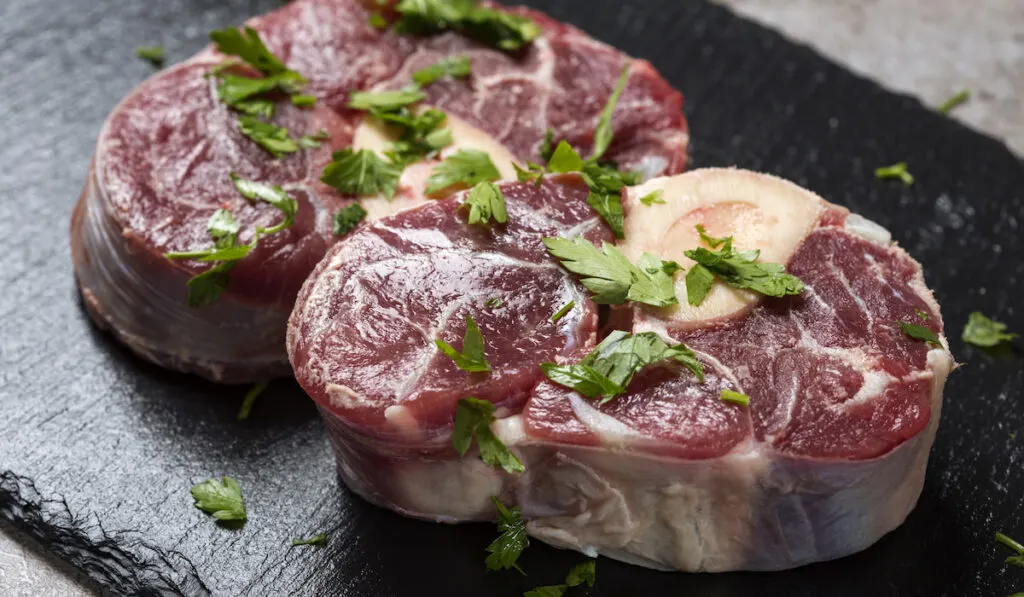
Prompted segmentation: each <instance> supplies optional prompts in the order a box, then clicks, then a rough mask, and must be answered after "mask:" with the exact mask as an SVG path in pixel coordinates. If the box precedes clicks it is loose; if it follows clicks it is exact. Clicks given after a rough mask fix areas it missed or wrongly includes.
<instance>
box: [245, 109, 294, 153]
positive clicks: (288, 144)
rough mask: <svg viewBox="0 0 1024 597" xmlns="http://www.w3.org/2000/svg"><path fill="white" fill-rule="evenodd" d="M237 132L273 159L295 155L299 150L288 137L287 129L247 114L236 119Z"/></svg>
mask: <svg viewBox="0 0 1024 597" xmlns="http://www.w3.org/2000/svg"><path fill="white" fill-rule="evenodd" d="M238 130H240V131H242V134H243V135H245V136H246V137H249V138H250V139H252V140H253V141H255V142H256V144H257V145H259V146H260V147H262V148H263V149H266V150H267V151H268V152H269V153H270V154H271V155H273V156H274V157H275V158H279V157H281V156H283V155H285V154H289V153H295V152H296V151H298V150H299V144H298V143H297V142H296V141H295V139H292V138H291V137H289V136H288V129H286V128H284V127H281V126H276V125H273V124H270V123H267V122H263V121H262V120H260V119H258V118H256V117H255V116H249V115H248V114H242V115H241V116H239V117H238Z"/></svg>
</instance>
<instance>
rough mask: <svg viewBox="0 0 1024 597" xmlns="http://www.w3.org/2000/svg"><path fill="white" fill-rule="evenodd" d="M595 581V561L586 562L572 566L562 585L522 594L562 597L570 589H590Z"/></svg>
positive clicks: (538, 588)
mask: <svg viewBox="0 0 1024 597" xmlns="http://www.w3.org/2000/svg"><path fill="white" fill-rule="evenodd" d="M596 580H597V561H596V560H587V561H586V562H583V563H582V564H577V565H575V566H573V567H572V570H569V574H567V575H566V577H565V582H564V583H562V584H560V585H547V586H544V587H537V588H536V589H531V590H529V591H527V592H525V593H523V597H562V596H563V595H565V592H566V591H568V590H569V589H570V588H572V587H578V586H580V585H583V584H585V585H587V586H588V587H592V586H594V582H595V581H596Z"/></svg>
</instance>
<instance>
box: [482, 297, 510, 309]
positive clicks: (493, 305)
mask: <svg viewBox="0 0 1024 597" xmlns="http://www.w3.org/2000/svg"><path fill="white" fill-rule="evenodd" d="M503 304H505V301H503V300H501V297H500V296H492V297H491V298H489V299H487V300H486V301H484V306H485V307H487V308H490V309H497V308H499V307H501V306H502V305H503Z"/></svg>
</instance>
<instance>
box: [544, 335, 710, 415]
mask: <svg viewBox="0 0 1024 597" xmlns="http://www.w3.org/2000/svg"><path fill="white" fill-rule="evenodd" d="M668 359H671V360H674V361H677V362H679V363H681V364H682V365H683V366H684V367H686V368H687V369H689V370H690V371H691V372H692V373H693V374H694V375H695V376H697V379H698V380H700V381H704V367H703V366H702V365H701V364H700V361H698V360H697V357H696V355H694V353H693V351H692V350H690V349H689V348H687V347H686V345H685V344H682V343H680V344H667V343H665V341H664V340H662V339H661V338H660V337H659V336H658V335H657V334H656V333H654V332H644V333H642V334H628V333H626V332H623V331H619V330H616V331H614V332H612V333H611V334H608V337H606V338H605V339H604V340H602V341H601V343H600V344H598V345H597V347H596V348H594V350H593V352H591V353H590V354H588V355H587V356H586V357H584V358H583V360H582V361H580V362H579V363H577V364H575V365H558V364H555V363H541V366H540V367H541V370H542V371H544V375H546V376H547V377H548V379H550V380H551V381H553V382H555V383H557V384H558V385H561V386H565V387H567V388H570V389H573V390H576V391H577V392H579V393H580V394H583V395H584V396H586V397H587V398H596V397H598V396H601V397H602V399H601V404H604V403H606V402H608V401H610V400H612V399H614V398H615V397H616V396H618V395H619V394H622V393H623V392H625V391H626V387H627V386H628V385H629V382H630V381H632V379H633V376H634V375H635V374H636V373H637V372H638V371H640V370H641V369H643V368H644V367H646V366H648V365H652V364H654V363H657V362H660V361H664V360H668Z"/></svg>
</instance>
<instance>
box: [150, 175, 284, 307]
mask: <svg viewBox="0 0 1024 597" xmlns="http://www.w3.org/2000/svg"><path fill="white" fill-rule="evenodd" d="M231 180H232V182H234V184H235V188H236V189H238V192H239V193H241V194H242V196H243V197H245V198H246V199H248V200H249V201H250V202H252V201H256V200H260V201H265V202H267V203H269V204H271V205H273V206H274V207H276V208H277V209H279V210H281V212H282V213H283V214H284V219H282V220H281V222H279V223H278V224H276V225H274V226H272V227H270V228H263V227H259V226H257V228H256V234H254V235H253V238H252V240H251V241H250V242H249V243H248V244H239V243H238V233H239V231H240V229H241V226H240V225H239V224H238V222H237V221H236V220H235V218H234V216H233V215H231V212H229V211H228V210H226V209H218V210H217V211H215V212H214V213H213V215H212V216H210V220H209V221H208V222H207V224H206V230H207V233H209V235H210V238H212V239H213V242H214V245H213V247H211V248H208V249H199V250H195V251H172V252H169V253H164V257H166V258H167V259H196V260H199V261H204V262H216V263H215V264H214V265H213V267H211V268H210V269H208V270H206V271H204V272H202V273H199V274H197V275H195V276H193V277H192V278H191V279H190V280H189V281H188V289H189V293H188V304H189V306H190V307H199V306H203V305H211V304H213V303H214V302H216V301H217V299H218V298H220V295H221V294H223V292H224V290H225V289H226V288H227V286H228V281H229V276H228V272H230V271H231V269H232V268H234V267H235V264H236V263H237V262H238V261H240V260H242V259H244V258H245V257H247V256H248V255H249V253H250V252H252V250H253V249H255V248H256V245H257V244H258V243H259V240H260V237H261V236H265V235H268V234H274V233H277V232H280V231H281V230H284V229H285V228H288V227H289V226H291V225H292V224H293V223H294V222H295V215H296V213H297V212H298V209H299V204H298V202H297V201H296V200H295V199H292V198H291V197H290V196H289V195H288V193H286V192H285V191H284V189H282V188H281V187H279V186H277V185H268V184H265V183H261V182H256V181H252V180H244V179H242V178H239V177H238V176H237V175H236V174H235V173H234V172H232V173H231Z"/></svg>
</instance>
